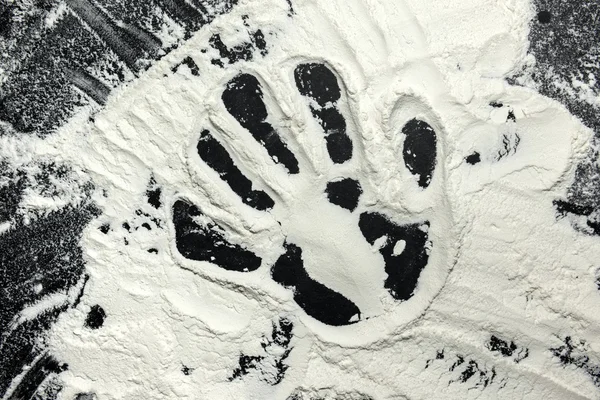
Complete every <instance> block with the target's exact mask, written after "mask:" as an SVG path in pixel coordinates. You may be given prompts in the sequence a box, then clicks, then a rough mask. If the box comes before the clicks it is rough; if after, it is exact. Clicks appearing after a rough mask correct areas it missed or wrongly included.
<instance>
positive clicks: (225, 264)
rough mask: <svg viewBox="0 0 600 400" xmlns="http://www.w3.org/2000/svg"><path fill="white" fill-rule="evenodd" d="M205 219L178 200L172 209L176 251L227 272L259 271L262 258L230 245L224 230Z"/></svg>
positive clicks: (202, 215) (237, 246)
mask: <svg viewBox="0 0 600 400" xmlns="http://www.w3.org/2000/svg"><path fill="white" fill-rule="evenodd" d="M194 219H196V220H198V219H208V217H207V216H206V215H204V214H203V213H202V211H201V210H200V209H199V208H198V207H196V206H195V205H193V204H190V203H189V202H187V201H184V200H178V201H176V202H175V204H174V205H173V224H174V225H175V242H176V245H177V250H178V251H179V253H181V255H183V256H184V257H185V258H187V259H190V260H194V261H208V262H211V263H213V264H216V265H218V266H219V267H221V268H224V269H226V270H230V271H239V272H249V271H254V270H256V269H258V267H260V264H261V262H262V260H261V258H260V257H258V256H257V255H256V254H254V253H253V252H251V251H249V250H247V249H245V248H243V247H242V246H240V245H237V244H233V243H230V242H229V241H228V240H227V239H226V238H225V234H224V232H225V231H224V229H223V228H222V227H220V226H219V225H218V224H217V223H215V222H213V221H208V222H206V223H202V222H199V221H198V222H197V221H195V220H194Z"/></svg>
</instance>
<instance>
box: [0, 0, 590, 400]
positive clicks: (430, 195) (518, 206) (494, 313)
mask: <svg viewBox="0 0 600 400" xmlns="http://www.w3.org/2000/svg"><path fill="white" fill-rule="evenodd" d="M191 3H194V2H190V4H191ZM258 3H260V4H258ZM258 3H257V2H252V1H240V2H239V3H238V4H236V5H235V7H234V8H233V9H232V10H231V11H230V12H229V13H227V14H226V15H220V16H218V17H215V19H214V21H212V23H210V24H207V25H202V26H200V25H199V26H198V27H196V28H197V29H196V28H195V29H194V31H196V30H197V32H196V33H194V34H193V32H192V31H187V32H180V34H181V35H180V36H181V38H180V39H181V40H180V42H178V43H181V44H180V45H179V46H178V47H177V48H174V49H171V51H170V52H168V54H165V55H164V56H162V58H161V59H160V60H159V61H156V62H155V63H154V64H153V65H152V66H151V67H149V68H148V69H147V70H146V71H145V72H143V73H142V72H141V71H142V69H143V68H142V67H140V66H138V64H137V63H139V60H138V59H141V58H143V56H144V54H137V53H135V54H133V53H132V54H129V53H128V54H126V55H123V56H122V57H121V59H124V60H125V61H126V63H127V62H129V63H130V64H131V65H128V66H127V68H129V69H131V70H135V71H137V72H136V74H138V75H139V77H138V78H137V79H136V80H134V81H132V82H131V83H130V84H128V85H127V86H122V87H120V88H118V89H115V90H113V91H112V92H110V94H109V93H108V92H106V93H105V94H106V96H104V97H102V99H101V101H98V103H103V104H104V107H103V108H102V109H101V110H100V111H97V110H90V109H88V108H83V109H81V110H80V111H79V112H78V113H77V114H76V115H75V116H74V117H73V118H71V120H70V121H69V122H68V123H67V124H65V125H64V126H62V127H61V128H60V129H58V130H57V131H56V132H55V133H53V134H51V135H48V136H46V137H45V138H44V139H42V138H41V137H36V136H31V137H20V138H17V137H14V136H2V137H0V140H1V141H2V142H1V143H0V148H1V149H2V150H1V151H2V153H3V156H5V157H7V158H10V159H11V160H12V161H11V162H12V164H14V165H18V166H19V168H20V169H19V168H16V167H15V168H13V169H14V171H15V172H11V173H13V174H16V175H18V174H19V173H20V172H19V171H24V170H27V171H29V170H31V169H32V168H35V167H32V166H31V165H32V162H31V160H29V158H31V157H32V156H31V155H32V154H33V155H35V157H36V158H47V159H51V160H55V161H54V162H56V163H58V164H60V165H62V164H64V165H69V166H70V167H69V169H68V170H65V171H64V174H66V175H68V176H69V177H70V178H69V179H64V180H63V181H58V182H56V183H55V184H54V186H52V187H53V188H55V193H54V194H48V192H44V191H43V190H42V189H41V188H42V187H43V185H37V186H34V187H37V188H39V190H37V191H35V190H29V191H27V192H24V193H23V195H22V198H19V199H17V200H10V201H9V202H7V204H8V207H7V209H8V211H6V215H24V216H27V218H30V217H29V216H32V217H31V219H32V221H31V222H30V223H31V224H39V223H44V221H45V218H54V217H53V216H54V215H55V214H53V213H52V209H53V207H54V208H55V209H58V208H61V207H65V205H70V206H71V207H73V209H74V211H73V213H74V214H73V216H71V217H69V218H76V219H77V221H81V223H79V225H81V226H82V227H81V237H80V238H79V236H75V237H76V238H77V239H76V240H78V241H79V242H78V243H79V245H80V246H81V265H82V269H83V262H85V275H83V276H84V277H83V278H79V276H82V275H81V274H82V271H79V272H78V274H79V275H74V276H72V277H70V279H72V280H73V281H74V282H73V284H72V286H73V289H71V290H69V291H66V292H65V293H62V296H60V295H57V294H52V295H48V296H47V297H46V298H44V299H43V300H42V301H40V302H38V303H35V304H34V305H33V306H32V308H30V309H28V308H24V309H23V310H22V311H21V312H20V313H19V319H17V320H14V321H7V322H6V323H5V322H4V321H3V324H6V325H7V326H8V325H10V327H11V329H18V327H19V326H22V324H26V323H30V322H31V321H36V319H35V318H36V316H37V315H39V314H41V313H44V312H48V310H57V309H61V307H62V309H61V311H64V312H62V313H60V314H59V313H57V314H56V316H54V317H53V318H52V321H55V322H53V324H52V326H51V328H49V331H48V334H47V335H46V336H45V337H44V346H45V347H44V348H45V349H47V350H46V351H45V352H44V354H43V355H40V358H42V357H46V358H44V362H43V365H45V366H46V367H47V368H49V369H51V371H50V372H51V373H50V375H51V377H52V379H47V380H46V381H45V383H43V382H40V383H41V384H42V387H45V388H46V389H45V390H48V391H51V390H52V388H55V390H54V393H53V394H52V396H55V397H54V398H58V399H69V400H70V399H80V400H81V399H99V400H105V399H106V400H109V399H110V400H112V399H145V400H149V399H156V400H159V399H160V400H162V399H211V400H219V399H274V400H279V399H282V400H300V399H302V400H305V399H306V400H308V399H311V400H316V399H328V400H329V399H332V400H333V399H335V400H349V399H352V400H358V399H361V400H366V399H374V400H380V399H381V400H382V399H390V400H391V399H395V400H397V399H471V398H473V399H474V398H480V399H545V400H551V399H567V398H568V399H594V398H599V397H598V396H600V355H599V354H600V353H599V352H600V347H599V346H600V342H598V326H599V322H600V317H599V314H598V312H597V310H598V309H599V305H600V292H599V291H598V286H597V285H598V284H597V282H598V279H600V278H598V276H600V275H599V274H598V269H597V268H598V265H597V261H596V260H597V254H598V251H599V250H600V243H599V242H598V239H597V237H594V236H593V235H586V234H584V233H582V232H581V230H579V231H578V230H575V229H573V227H572V224H573V222H572V221H570V220H567V219H562V218H560V215H557V208H556V199H560V198H563V197H565V196H566V195H567V193H570V192H569V187H571V185H572V183H573V179H574V177H575V174H576V170H577V166H578V165H579V163H580V162H581V161H582V160H585V157H586V155H588V154H589V152H590V138H591V137H592V132H591V131H590V129H588V128H587V127H586V126H584V125H583V124H582V122H581V121H580V120H578V119H577V118H575V117H574V116H573V115H572V114H570V113H569V111H568V110H567V109H566V108H565V107H564V106H563V105H561V104H560V103H558V102H557V101H555V100H552V99H550V98H548V97H544V96H542V95H541V94H539V93H538V92H537V91H536V90H534V89H533V88H531V87H526V86H518V85H516V83H517V81H516V79H517V78H516V77H517V76H521V75H523V71H524V69H523V66H527V65H529V64H528V63H531V62H533V61H532V60H531V56H530V55H529V56H528V55H527V50H528V45H529V43H528V39H527V38H528V34H529V32H530V25H529V24H530V21H531V20H532V18H534V16H535V18H538V16H537V14H536V13H537V11H536V10H535V9H534V7H533V6H532V5H531V4H530V3H529V2H528V1H525V0H502V1H500V0H462V1H459V2H455V1H439V2H431V1H422V0H406V1H403V2H399V1H391V0H386V1H371V0H345V1H341V0H339V1H338V0H335V1H316V0H297V1H293V2H287V1H283V0H265V1H261V2H258ZM66 4H67V5H68V6H69V7H71V8H73V9H77V7H78V6H80V5H81V4H83V3H81V2H76V1H67V2H66ZM119 4H120V3H119ZM115 7H116V6H115ZM79 12H80V13H81V12H83V11H82V10H80V11H79ZM187 17H189V15H188V14H186V13H181V15H179V18H180V19H184V18H187ZM57 18H66V17H64V16H63V17H61V16H60V15H59V16H57ZM539 18H541V19H539V21H541V22H542V23H543V20H545V19H546V17H544V16H543V15H542V16H541V17H539ZM90 20H92V18H91V17H90ZM177 23H178V22H177V20H176V19H175V20H174V22H173V24H175V25H176V24H177ZM167 33H168V32H167ZM167 33H165V35H166V36H168V37H172V36H173V35H174V34H173V32H171V36H169V35H168V34H167ZM175 36H176V35H175ZM148 40H150V39H148ZM173 40H175V39H173ZM123 51H125V50H123ZM152 51H159V50H158V47H157V46H155V45H153V42H152V41H148V42H147V43H146V50H145V52H146V53H151V52H152ZM127 60H129V61H127ZM507 77H512V81H511V83H509V82H508V81H507ZM74 79H75V80H76V81H77V82H83V80H81V79H80V80H77V77H76V78H74ZM82 79H83V78H82ZM525 81H526V79H525V78H523V79H522V81H521V82H520V83H521V84H523V85H525V83H527V82H525ZM86 82H87V81H86ZM94 93H96V92H94ZM102 93H104V92H102ZM586 93H587V91H586ZM590 96H591V94H590ZM596 101H597V96H596ZM96 111H97V112H96ZM92 112H93V118H90V116H92ZM11 168H12V167H11ZM33 175H34V174H33V173H32V172H28V173H23V177H25V176H33ZM23 179H26V178H23ZM13 181H14V179H13ZM571 190H572V189H571ZM0 211H2V212H4V210H3V209H0ZM65 218H66V217H65ZM6 219H7V221H8V222H7V223H6V224H5V225H0V231H6V233H2V234H0V241H2V240H13V239H11V236H10V235H11V229H14V226H15V225H14V224H17V223H20V222H17V221H16V220H9V219H8V217H7V218H6ZM0 222H1V221H0ZM14 241H17V239H14ZM0 243H1V242H0ZM57 254H58V253H57ZM59 256H60V254H59ZM78 279H80V281H77V280H78ZM40 290H41V289H40ZM39 365H42V364H39ZM26 374H27V371H24V372H23V373H22V374H21V375H20V376H19V377H17V380H16V381H15V382H14V383H13V385H12V386H11V387H10V388H8V390H7V392H6V393H7V394H6V396H5V398H7V399H13V398H20V397H18V396H17V395H15V393H17V391H18V390H19V386H18V381H19V379H24V377H25V376H26ZM44 385H45V386H44ZM57 388H60V389H57ZM17 394H18V393H17Z"/></svg>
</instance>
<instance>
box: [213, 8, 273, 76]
mask: <svg viewBox="0 0 600 400" xmlns="http://www.w3.org/2000/svg"><path fill="white" fill-rule="evenodd" d="M246 20H247V18H245V19H244V21H246ZM244 25H246V26H248V25H247V23H246V22H244ZM248 34H249V36H250V41H249V42H242V43H240V44H238V45H236V46H234V47H231V48H229V47H227V46H226V45H225V43H223V40H222V39H221V35H219V34H218V33H215V34H214V35H212V36H211V38H210V39H209V40H208V43H209V44H210V46H211V47H212V48H213V49H215V50H217V51H218V52H219V57H220V58H215V59H212V60H211V63H212V64H213V65H218V66H219V67H221V68H223V67H224V66H225V64H223V61H224V60H225V61H226V62H227V64H235V63H236V62H238V61H250V60H252V59H253V58H254V53H255V52H256V51H257V50H258V52H259V53H260V55H262V56H266V55H267V53H268V50H267V42H266V41H265V35H264V34H263V33H262V31H261V30H260V29H257V30H256V31H254V32H248Z"/></svg>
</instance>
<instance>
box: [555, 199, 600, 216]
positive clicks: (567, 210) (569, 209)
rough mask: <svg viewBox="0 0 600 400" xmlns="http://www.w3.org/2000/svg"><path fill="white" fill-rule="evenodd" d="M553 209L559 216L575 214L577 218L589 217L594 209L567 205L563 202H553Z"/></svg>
mask: <svg viewBox="0 0 600 400" xmlns="http://www.w3.org/2000/svg"><path fill="white" fill-rule="evenodd" d="M553 204H554V207H555V208H556V212H557V213H558V214H559V215H560V216H561V217H565V216H567V214H575V215H579V216H589V215H590V214H592V213H593V212H594V208H593V207H591V206H585V205H580V204H574V203H569V202H567V201H564V200H554V201H553Z"/></svg>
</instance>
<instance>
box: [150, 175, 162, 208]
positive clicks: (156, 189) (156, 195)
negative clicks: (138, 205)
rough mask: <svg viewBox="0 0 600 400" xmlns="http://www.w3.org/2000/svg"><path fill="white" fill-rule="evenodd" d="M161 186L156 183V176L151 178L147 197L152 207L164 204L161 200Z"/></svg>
mask: <svg viewBox="0 0 600 400" xmlns="http://www.w3.org/2000/svg"><path fill="white" fill-rule="evenodd" d="M161 192H162V190H161V188H160V186H158V185H157V184H156V180H154V177H151V178H150V182H149V183H148V189H146V198H147V199H148V204H150V205H151V206H152V207H154V208H156V209H158V208H160V206H161V205H162V203H161V201H160V195H161Z"/></svg>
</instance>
